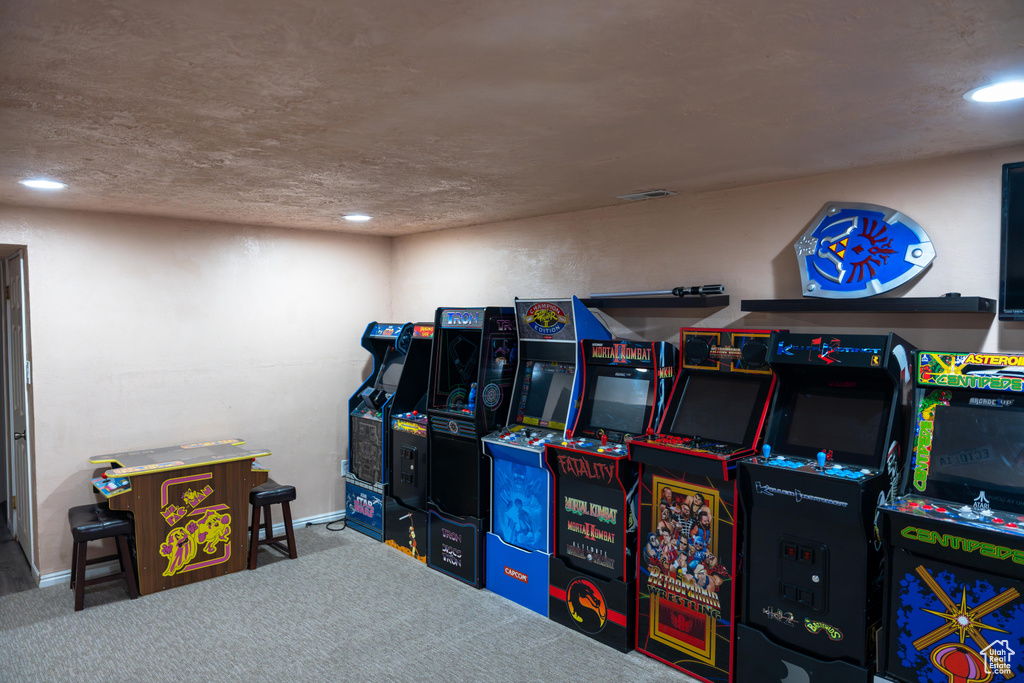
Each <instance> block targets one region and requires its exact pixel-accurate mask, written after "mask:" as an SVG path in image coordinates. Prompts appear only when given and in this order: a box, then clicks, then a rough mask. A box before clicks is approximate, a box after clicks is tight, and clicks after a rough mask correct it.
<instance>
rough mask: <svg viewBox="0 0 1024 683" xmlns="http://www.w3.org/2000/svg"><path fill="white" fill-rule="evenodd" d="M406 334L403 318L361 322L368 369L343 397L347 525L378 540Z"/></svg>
mask: <svg viewBox="0 0 1024 683" xmlns="http://www.w3.org/2000/svg"><path fill="white" fill-rule="evenodd" d="M411 335H412V325H410V324H409V323H404V324H399V323H377V322H372V323H370V324H369V325H367V326H366V331H365V332H364V333H363V340H362V345H363V348H364V349H366V350H367V351H369V352H370V355H371V356H372V357H373V371H372V372H371V373H370V376H369V377H367V378H366V380H365V381H364V382H363V383H362V385H360V387H359V389H358V390H357V391H356V393H354V394H353V395H352V398H350V399H349V400H348V411H349V418H348V475H347V476H346V479H345V515H346V520H347V525H348V526H349V527H351V528H352V529H354V530H356V531H358V532H359V533H362V534H366V535H367V536H370V537H371V538H375V539H377V540H378V541H383V540H384V494H385V489H386V487H387V484H388V477H387V466H386V458H385V454H386V453H387V452H388V442H389V437H390V431H391V430H390V429H388V428H387V426H388V425H390V423H391V420H390V415H391V399H392V397H393V396H394V395H395V390H396V389H397V388H398V381H399V379H401V376H402V370H403V368H404V367H405V354H406V352H407V351H408V350H409V339H410V337H411Z"/></svg>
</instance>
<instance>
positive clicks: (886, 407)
mask: <svg viewBox="0 0 1024 683" xmlns="http://www.w3.org/2000/svg"><path fill="white" fill-rule="evenodd" d="M912 352H913V347H911V346H910V345H908V344H907V342H905V341H904V340H902V339H900V338H899V337H897V336H896V335H895V334H889V335H885V336H882V335H830V334H792V333H783V332H777V333H773V334H772V336H771V342H770V344H769V349H768V363H769V364H770V365H771V367H772V369H773V370H774V371H775V373H776V375H777V377H778V387H777V389H776V393H775V398H774V401H773V405H772V412H771V416H770V418H769V422H768V429H767V433H766V435H765V446H764V447H763V455H757V456H753V457H751V458H747V459H745V460H744V461H743V462H741V463H740V481H739V490H740V500H741V504H742V507H743V512H744V518H745V530H744V561H745V565H744V569H743V587H742V590H743V594H744V600H743V605H742V622H741V623H740V624H739V625H737V627H736V664H735V667H736V678H737V680H740V681H753V680H757V681H763V682H764V683H773V682H775V681H782V680H784V679H785V680H788V681H793V680H803V681H810V682H811V683H818V682H819V681H820V682H821V683H846V682H847V681H859V682H860V683H867V682H868V681H870V680H871V678H872V673H873V671H874V668H875V634H876V632H877V631H878V628H879V626H880V624H881V619H882V591H881V583H882V552H881V544H880V542H879V541H878V539H877V538H876V535H875V532H874V521H875V507H876V505H877V504H878V503H879V502H884V501H886V500H890V499H892V498H893V497H895V496H896V494H898V492H899V483H900V475H901V472H902V470H903V463H904V460H905V457H904V453H903V452H902V451H901V448H900V443H901V441H902V440H903V438H904V432H903V428H904V425H905V419H904V412H905V411H904V406H906V405H907V398H908V396H909V390H910V368H909V362H910V354H911V353H912Z"/></svg>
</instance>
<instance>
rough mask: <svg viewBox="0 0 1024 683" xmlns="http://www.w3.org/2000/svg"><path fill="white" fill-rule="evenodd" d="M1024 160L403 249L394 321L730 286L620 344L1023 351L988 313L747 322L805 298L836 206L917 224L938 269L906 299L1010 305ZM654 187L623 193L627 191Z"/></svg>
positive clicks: (630, 317) (472, 231) (898, 171)
mask: <svg viewBox="0 0 1024 683" xmlns="http://www.w3.org/2000/svg"><path fill="white" fill-rule="evenodd" d="M1021 160H1024V147H1016V148H1009V149H1004V150H999V151H994V152H987V153H977V154H969V155H961V156H955V157H947V158H943V159H937V160H932V161H927V162H919V163H912V164H900V165H892V166H886V167H877V168H871V169H864V170H858V171H849V172H843V173H835V174H831V175H826V176H817V177H812V178H805V179H801V180H795V181H790V182H783V183H773V184H769V185H759V186H755V187H748V188H742V189H737V190H729V191H723V192H715V193H709V194H702V195H698V196H693V197H681V196H679V197H670V198H666V199H656V200H648V201H644V202H638V203H635V204H623V205H621V206H617V207H613V208H608V209H599V210H593V211H586V212H581V213H573V214H563V215H557V216H546V217H542V218H534V219H529V220H522V221H515V222H509V223H502V224H498V225H488V226H481V227H474V228H465V229H458V230H448V231H443V232H435V233H427V234H420V235H411V236H406V237H399V238H396V239H395V245H394V264H393V272H394V278H393V280H392V288H393V289H392V291H393V292H394V296H395V298H394V301H393V304H394V306H393V311H394V316H395V318H396V319H404V318H417V317H422V316H424V315H426V314H427V313H426V312H428V311H433V309H434V308H435V307H437V306H439V305H444V306H476V305H495V304H498V305H509V304H511V302H512V299H513V297H515V296H520V297H545V296H548V297H551V296H569V295H571V294H576V295H577V296H581V297H585V296H587V295H588V294H590V293H593V292H610V291H635V290H661V289H671V288H672V287H677V286H681V285H700V284H711V283H721V284H724V285H725V286H726V291H727V293H728V294H729V296H730V301H731V303H730V305H729V307H728V308H724V309H710V310H707V311H703V312H702V311H701V309H690V310H686V309H671V310H667V311H658V312H654V313H646V314H643V313H641V315H638V314H637V312H635V311H634V312H630V311H625V310H614V311H606V312H605V313H606V314H608V315H610V316H613V317H612V318H611V320H610V329H613V332H616V333H617V334H619V335H623V336H628V337H633V338H642V339H665V340H668V341H673V342H675V343H678V339H679V328H680V327H684V326H721V327H769V328H785V329H790V330H794V331H816V330H821V331H825V332H839V333H853V332H863V333H874V332H889V331H895V332H897V333H899V334H901V335H903V336H904V337H905V338H906V339H907V340H908V341H910V342H912V343H914V344H917V345H918V346H922V347H926V346H932V347H942V348H949V349H952V350H959V349H964V350H1014V349H1016V350H1022V349H1024V325H1022V324H1020V323H998V321H997V320H996V318H995V316H994V315H987V314H977V313H975V314H942V315H939V314H895V313H883V314H836V313H831V314H826V313H804V314H780V313H744V312H743V311H741V310H740V301H741V300H742V299H787V298H793V299H798V298H800V296H801V293H800V277H799V273H798V271H797V265H796V264H797V261H796V256H795V252H794V251H793V243H794V242H795V241H796V239H797V237H798V236H799V235H800V234H801V233H802V232H803V231H804V230H805V229H806V227H807V225H808V224H809V222H810V221H811V219H812V218H813V217H814V216H815V214H816V213H817V212H818V211H819V210H820V209H821V207H822V206H823V205H824V204H825V203H826V202H828V201H846V202H867V203H871V204H881V205H883V206H888V207H892V208H896V209H899V210H901V211H903V212H904V213H905V214H906V215H908V216H910V217H911V218H912V219H914V220H915V221H917V222H918V223H919V224H920V225H921V226H922V227H923V228H924V229H925V231H926V232H927V233H928V234H929V236H930V237H931V239H932V241H933V243H934V245H935V250H936V253H937V255H936V258H935V261H934V263H933V264H932V266H931V268H930V269H929V270H928V271H926V272H925V273H924V275H922V276H921V277H920V278H919V279H918V280H915V281H914V282H912V283H909V284H907V285H904V286H903V287H902V288H900V289H898V290H896V291H895V292H894V293H891V294H895V295H897V296H905V297H930V296H940V295H942V294H944V293H946V292H951V291H956V292H960V293H961V294H963V295H964V296H982V297H988V298H991V299H997V298H998V286H999V231H1000V196H1001V167H1002V164H1004V163H1007V162H1014V161H1021ZM631 189H632V190H635V189H645V188H623V191H626V190H631Z"/></svg>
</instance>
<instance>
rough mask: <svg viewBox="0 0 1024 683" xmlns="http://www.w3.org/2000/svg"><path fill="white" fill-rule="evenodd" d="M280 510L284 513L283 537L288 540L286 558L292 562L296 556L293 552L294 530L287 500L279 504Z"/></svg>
mask: <svg viewBox="0 0 1024 683" xmlns="http://www.w3.org/2000/svg"><path fill="white" fill-rule="evenodd" d="M281 510H282V512H284V535H285V536H286V537H287V538H288V557H290V558H291V559H293V560H294V559H295V558H296V557H298V555H297V554H296V552H295V530H294V529H292V508H291V506H290V505H289V504H288V501H287V500H286V501H285V502H283V503H281Z"/></svg>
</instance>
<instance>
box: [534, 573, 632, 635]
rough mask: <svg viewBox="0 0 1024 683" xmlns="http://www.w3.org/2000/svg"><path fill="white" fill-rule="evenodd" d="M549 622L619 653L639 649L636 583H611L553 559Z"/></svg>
mask: <svg viewBox="0 0 1024 683" xmlns="http://www.w3.org/2000/svg"><path fill="white" fill-rule="evenodd" d="M549 580H550V583H551V585H550V591H549V593H548V618H550V619H551V620H552V621H555V622H558V623H559V624H561V625H563V626H567V627H569V628H571V629H572V630H574V631H578V632H580V633H582V634H584V635H587V636H590V637H591V638H593V639H594V640H596V641H598V642H599V643H603V644H605V645H607V646H608V647H612V648H615V649H616V650H618V651H619V652H630V651H631V650H633V649H634V648H635V647H636V582H635V581H629V582H628V583H627V582H623V581H609V580H606V579H601V578H598V577H596V576H592V575H590V574H585V573H583V572H579V571H576V570H574V569H572V568H571V567H567V566H566V565H565V563H564V562H563V561H562V560H561V559H559V558H558V557H552V558H551V564H550V579H549Z"/></svg>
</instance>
